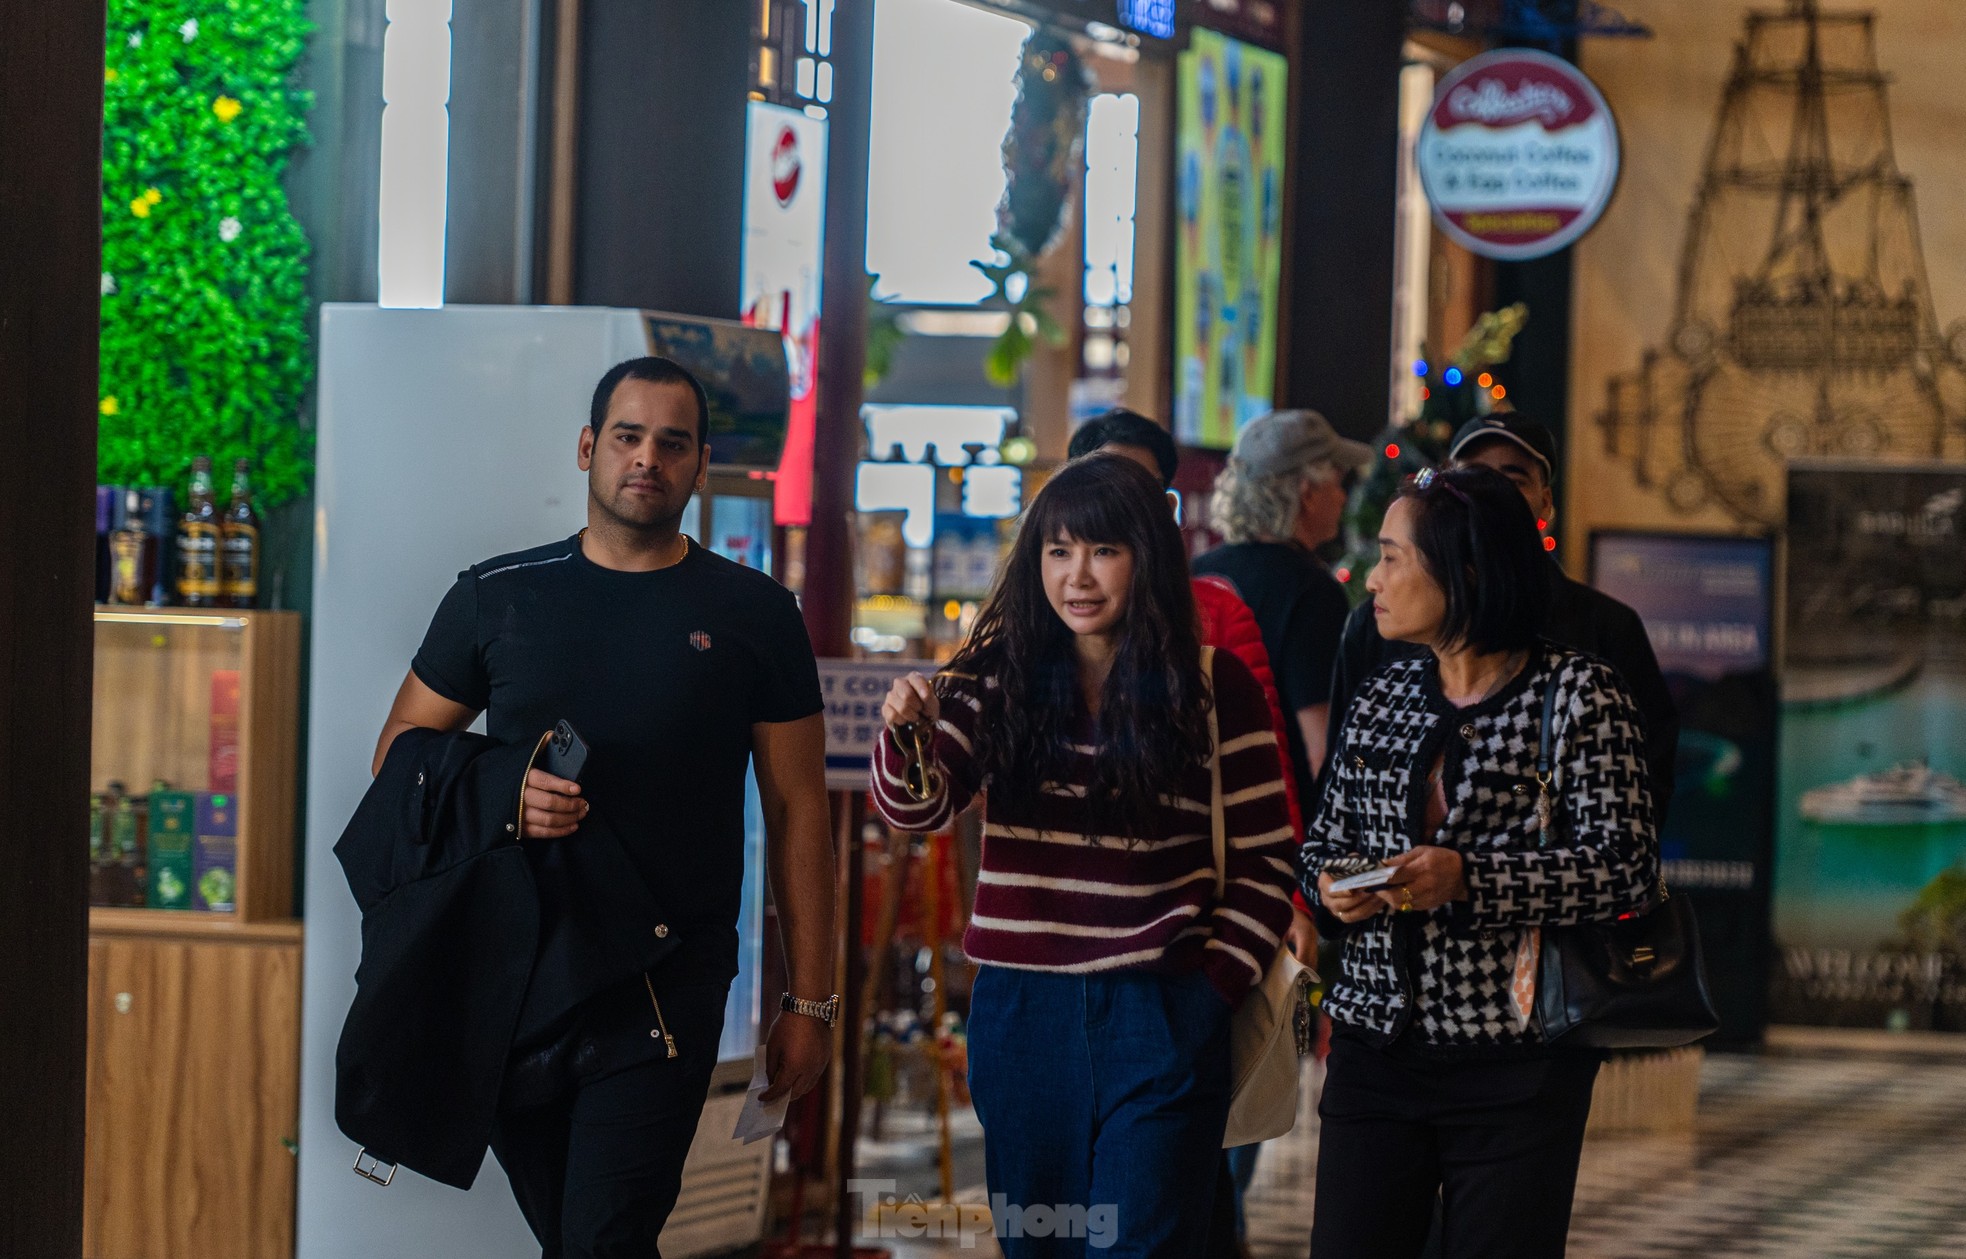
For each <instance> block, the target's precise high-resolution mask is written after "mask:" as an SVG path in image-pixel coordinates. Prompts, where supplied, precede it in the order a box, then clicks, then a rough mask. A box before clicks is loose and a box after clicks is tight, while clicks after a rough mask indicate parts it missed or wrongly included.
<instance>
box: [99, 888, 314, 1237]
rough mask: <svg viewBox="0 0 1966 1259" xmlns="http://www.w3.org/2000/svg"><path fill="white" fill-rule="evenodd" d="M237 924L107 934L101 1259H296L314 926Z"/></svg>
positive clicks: (102, 940) (103, 936)
mask: <svg viewBox="0 0 1966 1259" xmlns="http://www.w3.org/2000/svg"><path fill="white" fill-rule="evenodd" d="M216 925H217V924H215V926H216ZM224 925H226V926H230V927H231V928H232V929H231V930H229V931H218V930H209V931H206V932H204V933H202V934H195V935H194V934H185V935H174V934H157V933H154V932H152V931H149V930H147V929H142V927H141V926H140V927H139V929H138V930H135V931H132V932H129V933H127V934H126V933H124V932H121V931H117V930H114V929H109V930H105V929H104V928H103V927H102V926H101V925H100V924H99V925H98V926H97V928H96V930H95V931H94V932H93V934H92V938H91V940H90V942H89V1075H88V1138H87V1140H88V1174H87V1184H86V1193H85V1214H84V1219H83V1254H84V1255H85V1256H87V1259H278V1257H280V1256H288V1255H291V1254H293V1248H294V1186H295V1158H294V1150H293V1146H292V1144H291V1143H292V1142H294V1141H296V1140H297V1139H298V1136H299V1133H298V1131H297V1126H298V1117H299V1109H300V967H301V934H300V927H299V925H298V924H297V923H286V924H273V925H267V926H262V927H253V926H250V925H247V924H224Z"/></svg>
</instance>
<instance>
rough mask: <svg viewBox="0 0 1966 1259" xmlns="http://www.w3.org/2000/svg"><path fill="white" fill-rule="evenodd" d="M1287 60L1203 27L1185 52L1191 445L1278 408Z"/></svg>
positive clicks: (1178, 291) (1221, 437) (1181, 250)
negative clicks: (1275, 400) (1273, 405)
mask: <svg viewBox="0 0 1966 1259" xmlns="http://www.w3.org/2000/svg"><path fill="white" fill-rule="evenodd" d="M1288 64H1289V63H1288V62H1287V61H1286V59H1285V58H1284V57H1283V56H1282V55H1281V54H1279V53H1273V52H1266V51H1264V50H1263V49H1260V48H1256V47H1253V46H1251V45H1249V44H1244V43H1241V42H1239V41H1237V40H1233V39H1230V38H1228V37H1227V36H1226V35H1222V34H1219V33H1218V32H1215V31H1211V30H1206V29H1204V28H1200V27H1197V28H1196V29H1195V31H1194V35H1193V38H1192V40H1191V41H1190V43H1189V45H1188V51H1186V52H1184V53H1182V54H1181V57H1180V68H1179V75H1180V89H1179V102H1178V103H1179V111H1180V118H1179V129H1178V133H1177V139H1176V146H1175V162H1176V172H1175V178H1176V180H1177V185H1176V191H1177V207H1178V210H1179V215H1180V220H1181V222H1180V229H1179V232H1180V234H1179V236H1177V238H1176V240H1175V255H1174V259H1175V262H1174V266H1175V322H1174V341H1175V346H1174V370H1175V382H1174V386H1175V394H1174V435H1175V436H1176V437H1177V438H1179V439H1180V440H1181V441H1183V442H1185V443H1187V444H1188V445H1191V446H1207V447H1211V448H1215V449H1221V448H1224V447H1227V446H1229V445H1230V444H1231V443H1233V442H1234V441H1235V436H1236V433H1237V432H1238V431H1239V430H1240V429H1241V428H1242V426H1243V425H1244V424H1247V423H1248V422H1249V421H1250V420H1253V419H1255V418H1256V417H1257V416H1259V415H1261V414H1263V413H1264V412H1265V411H1267V410H1269V409H1270V405H1271V402H1270V399H1271V392H1272V385H1273V382H1274V381H1275V379H1276V342H1277V283H1278V279H1279V276H1280V274H1281V270H1280V269H1281V253H1280V247H1281V235H1280V229H1281V225H1282V216H1283V180H1284V145H1283V141H1284V130H1285V124H1286V122H1287V120H1288V118H1287V114H1286V112H1285V103H1286V101H1287V100H1288V97H1287V95H1286V93H1285V90H1284V88H1285V83H1284V75H1285V72H1286V69H1287V67H1288Z"/></svg>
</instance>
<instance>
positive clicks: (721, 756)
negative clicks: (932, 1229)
mask: <svg viewBox="0 0 1966 1259" xmlns="http://www.w3.org/2000/svg"><path fill="white" fill-rule="evenodd" d="M708 422H709V406H708V401H707V399H706V398H705V396H704V393H703V388H702V386H701V385H700V384H699V383H698V382H697V381H696V379H695V378H694V377H693V376H691V375H690V374H689V373H688V372H687V371H686V370H684V369H683V368H682V367H680V366H678V365H677V364H675V363H673V362H670V361H669V360H667V359H660V358H641V359H632V360H630V361H628V362H626V363H622V364H619V365H618V366H616V367H615V368H613V369H611V370H610V371H609V372H608V373H607V375H606V376H604V377H603V378H602V379H601V382H600V385H599V387H598V388H597V389H596V390H595V393H594V399H593V405H592V409H591V413H590V416H589V423H588V425H586V426H585V427H583V428H582V429H581V431H580V441H579V450H578V461H579V466H580V468H581V469H582V470H583V471H585V472H586V473H587V474H588V500H587V527H586V528H584V529H582V530H581V531H580V532H579V533H578V534H576V535H574V536H573V537H571V538H568V539H565V540H563V541H560V542H554V543H550V544H548V545H546V546H541V547H536V548H534V549H532V550H529V551H521V552H518V553H516V554H512V555H504V556H500V557H498V558H496V559H491V560H487V561H485V562H483V563H481V564H476V565H473V566H472V567H471V568H469V569H467V570H465V571H464V572H463V573H461V574H459V576H458V580H457V583H456V584H455V585H454V586H452V587H451V589H450V592H449V593H448V594H446V595H445V596H444V599H443V602H442V603H441V605H439V607H438V609H437V614H436V616H435V617H434V618H433V619H432V621H431V624H430V629H429V632H428V633H427V634H426V636H425V638H424V640H423V644H422V646H421V647H420V648H419V649H418V651H417V653H416V656H415V658H414V660H413V661H412V662H411V666H410V671H409V674H408V676H406V677H405V678H404V679H403V685H402V689H401V690H400V691H399V692H398V693H397V696H396V701H395V705H394V707H393V708H392V709H391V711H390V714H389V720H388V723H387V724H386V725H385V727H384V729H383V732H382V738H381V741H380V743H379V744H378V746H377V749H376V757H375V763H376V766H377V767H378V768H379V767H380V765H381V763H382V760H383V757H384V755H385V753H386V752H387V751H388V748H389V745H390V743H391V742H392V741H393V740H394V739H395V738H396V736H397V735H398V734H400V733H402V732H403V731H404V730H406V729H409V728H412V727H419V726H420V727H427V728H430V729H435V730H443V731H451V730H462V729H464V728H465V727H466V726H468V725H470V724H471V722H472V721H473V720H475V719H476V717H477V716H478V714H479V713H481V712H482V713H484V714H485V718H486V725H487V730H488V733H489V734H490V735H491V737H492V738H494V739H496V740H498V741H500V742H504V743H527V744H533V743H536V742H537V741H538V740H539V739H540V738H541V736H542V734H543V733H544V732H547V731H550V730H552V729H553V727H554V725H555V723H556V722H558V721H560V720H563V719H564V720H566V721H567V722H569V723H570V724H571V725H572V726H573V728H574V729H575V730H576V731H577V732H578V733H579V735H580V736H581V738H582V739H583V741H584V742H585V743H586V744H587V746H588V749H589V752H588V757H587V761H586V764H585V766H584V767H583V769H582V771H581V773H580V775H579V781H578V782H577V783H576V782H572V781H568V780H564V779H561V778H557V777H555V776H553V775H550V774H547V773H545V772H544V771H542V770H540V769H538V768H534V769H531V770H530V771H529V772H528V774H527V777H526V786H525V791H524V806H523V809H522V811H521V829H522V834H521V835H520V836H519V839H518V842H520V843H522V844H523V845H524V846H525V850H526V854H527V857H528V858H529V864H530V866H531V868H532V870H533V874H534V881H535V883H536V885H537V888H538V893H539V900H540V920H541V943H540V948H539V953H538V957H537V960H536V961H535V964H534V969H533V974H532V979H531V982H530V984H529V986H528V988H527V991H526V995H525V1000H524V1003H523V1008H522V1010H521V1013H520V1018H519V1027H518V1029H517V1032H516V1034H515V1040H514V1047H513V1053H512V1059H511V1061H510V1063H509V1064H508V1067H507V1071H506V1076H505V1088H504V1094H503V1096H502V1098H501V1102H500V1109H499V1115H498V1119H497V1122H496V1125H495V1127H494V1130H493V1133H492V1150H493V1153H494V1154H496V1155H497V1157H498V1160H499V1162H500V1164H501V1165H502V1166H503V1167H504V1168H505V1171H506V1174H507V1175H508V1176H509V1177H510V1179H511V1181H512V1189H513V1192H514V1195H515V1196H516V1197H517V1198H518V1201H519V1206H520V1208H521V1209H522V1210H523V1211H524V1213H525V1216H526V1220H527V1222H528V1223H529V1224H530V1225H531V1226H532V1230H533V1232H534V1234H535V1235H536V1236H537V1237H538V1238H539V1241H540V1245H541V1247H542V1249H543V1254H544V1256H545V1257H546V1259H559V1257H560V1256H562V1255H564V1256H568V1259H572V1257H573V1256H582V1257H586V1256H597V1257H598V1256H629V1255H633V1256H636V1257H637V1259H643V1257H645V1256H652V1255H656V1254H657V1253H658V1252H657V1250H656V1238H657V1236H658V1235H659V1234H660V1232H661V1230H662V1226H663V1223H664V1221H665V1220H666V1219H667V1217H668V1214H669V1211H670V1209H671V1208H672V1207H673V1206H674V1205H675V1201H676V1197H677V1194H678V1192H679V1189H680V1185H681V1178H682V1166H683V1160H684V1158H685V1156H686V1155H687V1153H688V1151H689V1145H690V1141H691V1139H692V1138H693V1136H694V1134H695V1131H696V1125H697V1119H698V1117H699V1115H700V1114H701V1111H702V1108H703V1103H704V1100H705V1097H706V1095H707V1092H708V1089H709V1084H710V1076H711V1073H712V1071H713V1070H714V1068H715V1066H716V1063H717V1047H718V1042H719V1040H720V1038H721V1034H722V1028H723V1015H724V1005H725V1000H726V996H727V993H728V989H729V986H730V982H731V980H732V978H733V977H734V976H735V975H736V972H737V949H738V937H737V922H738V914H739V909H740V902H741V899H742V897H741V889H742V885H743V878H744V834H745V821H744V801H745V771H746V768H747V767H751V768H754V769H755V771H756V775H757V782H758V790H759V795H760V797H761V799H762V802H763V806H764V809H763V812H764V821H765V828H766V835H767V839H768V842H769V849H770V852H769V862H768V864H769V871H770V875H771V883H772V887H773V890H774V892H775V893H776V898H775V899H776V904H777V907H778V912H779V918H780V921H781V922H782V924H783V932H784V944H785V953H786V963H787V971H788V974H789V978H790V983H791V991H790V992H789V993H787V994H786V998H785V1002H784V1005H783V1008H784V1009H785V1011H786V1013H784V1014H782V1015H780V1016H779V1017H778V1018H777V1019H775V1020H774V1022H773V1023H772V1027H771V1030H770V1033H769V1036H768V1039H767V1051H766V1062H767V1070H768V1072H769V1075H770V1079H771V1088H770V1090H769V1091H768V1092H767V1094H766V1097H767V1099H768V1100H772V1099H775V1098H777V1097H779V1096H791V1097H797V1096H799V1095H800V1094H803V1093H804V1092H806V1091H807V1090H808V1089H810V1088H811V1087H812V1086H813V1084H814V1083H816V1082H817V1081H818V1079H819V1077H820V1075H821V1073H822V1072H823V1071H824V1070H825V1067H826V1063H827V1060H828V1058H829V1057H830V1054H831V1043H832V1035H831V1032H830V1030H829V1028H828V1024H829V1023H830V1022H831V1021H832V1018H833V1016H834V1013H835V1012H836V1011H837V1000H838V999H837V998H836V997H829V996H828V990H829V989H830V987H831V979H832V953H833V854H832V839H831V828H830V822H829V814H828V805H827V798H826V790H825V769H824V764H825V736H824V730H823V724H822V718H821V715H820V714H821V713H822V711H823V708H824V704H823V702H822V700H821V698H820V692H819V679H818V670H817V666H816V664H815V662H814V660H813V654H812V647H811V645H810V643H809V642H808V640H807V637H806V632H805V626H804V623H803V622H802V621H801V619H800V616H799V610H798V606H797V603H796V601H795V600H794V599H793V597H792V595H791V593H790V592H788V591H787V590H786V589H785V588H784V587H782V586H780V585H779V584H778V583H776V582H774V581H773V580H771V578H770V577H768V576H766V575H764V574H762V573H758V572H755V571H753V570H750V569H747V568H744V567H743V566H741V565H738V564H735V563H732V562H731V561H729V560H726V559H723V558H722V557H720V556H717V555H715V554H714V553H711V552H708V551H704V550H702V549H701V548H699V547H698V546H696V545H695V544H694V543H693V542H691V540H690V539H689V538H688V537H686V536H684V535H683V534H682V533H681V531H680V523H681V520H682V515H683V510H684V508H685V507H686V506H687V505H688V503H689V500H690V497H691V495H692V494H694V493H696V492H698V491H700V490H701V489H702V488H703V483H704V479H705V477H706V475H707V473H708V467H709V447H708V445H707V444H706V442H705V436H706V431H707V428H708ZM590 811H591V812H590ZM590 816H591V817H592V818H593V825H592V826H589V828H588V829H589V832H590V833H589V834H586V835H583V833H582V828H583V825H584V824H587V823H588V820H589V818H590ZM601 823H605V828H602V827H601V826H600V824H601ZM603 830H604V833H605V835H606V836H607V837H608V838H606V839H603V838H602V835H603ZM583 841H585V842H587V843H589V844H596V843H602V842H607V843H618V844H619V847H620V848H621V849H623V850H625V852H626V857H627V865H626V866H621V867H613V868H615V869H618V870H628V869H632V871H633V874H630V875H625V876H618V877H614V878H603V877H597V876H596V875H594V874H593V873H592V872H593V871H595V870H597V869H603V868H609V867H606V866H604V865H601V864H598V863H596V862H595V861H594V860H592V857H591V854H592V853H593V851H594V850H593V849H591V848H590V849H589V850H588V852H587V853H583V852H582V851H581V849H580V847H579V846H580V845H581V844H582V843H583ZM636 875H638V876H639V879H640V881H641V883H642V884H644V885H645V887H642V888H637V889H635V891H636V892H637V893H638V894H640V896H641V899H640V900H638V901H637V902H636V903H637V904H647V903H648V902H649V899H650V898H652V899H653V902H654V903H656V904H658V905H660V906H663V907H664V913H665V915H666V917H665V920H664V921H662V922H660V923H658V924H656V925H655V926H654V927H653V932H654V934H655V935H656V936H657V937H661V938H662V939H663V940H664V942H665V944H666V945H667V946H668V952H667V953H666V955H664V956H663V959H662V961H661V962H660V963H659V964H658V965H657V967H656V968H655V969H654V970H652V971H647V972H642V971H639V970H637V969H635V967H636V966H638V965H639V964H640V963H639V962H635V963H631V964H629V965H627V966H624V965H622V963H621V959H619V958H616V957H612V956H609V955H608V954H607V953H606V951H605V949H603V948H602V947H601V946H599V945H597V943H596V942H597V940H599V939H601V938H602V935H603V933H597V932H595V931H592V930H586V929H583V923H591V922H594V921H608V920H609V919H608V917H607V916H608V915H610V913H611V912H613V911H614V910H615V909H616V908H618V907H619V906H621V905H624V904H626V901H625V899H624V897H625V895H626V893H625V892H624V890H623V888H622V887H621V886H620V884H621V883H622V882H624V881H633V878H634V876H636ZM614 921H619V919H618V918H616V919H614Z"/></svg>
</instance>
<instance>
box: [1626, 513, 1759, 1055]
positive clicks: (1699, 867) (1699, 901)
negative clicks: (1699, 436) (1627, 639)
mask: <svg viewBox="0 0 1966 1259" xmlns="http://www.w3.org/2000/svg"><path fill="white" fill-rule="evenodd" d="M1591 584H1592V585H1594V586H1596V587H1597V588H1598V589H1599V590H1602V591H1604V592H1605V593H1606V594H1608V595H1610V596H1612V597H1613V598H1615V599H1618V600H1620V601H1621V602H1623V603H1625V604H1628V605H1629V606H1630V607H1631V608H1632V609H1633V610H1634V611H1636V612H1637V613H1638V615H1639V617H1640V619H1641V620H1643V621H1644V622H1645V629H1646V633H1647V634H1648V635H1649V636H1650V637H1651V640H1652V650H1653V651H1654V653H1656V654H1657V656H1658V658H1659V669H1660V671H1661V672H1662V673H1664V674H1665V678H1666V685H1667V686H1668V687H1669V688H1670V689H1671V691H1672V697H1673V704H1674V706H1675V707H1676V708H1677V709H1678V710H1679V721H1680V729H1679V756H1678V760H1677V763H1676V766H1675V769H1676V773H1675V774H1674V778H1675V780H1676V786H1675V788H1674V793H1673V800H1672V806H1671V808H1670V809H1669V810H1668V811H1667V813H1666V815H1665V817H1664V819H1663V820H1662V822H1661V824H1660V829H1659V847H1660V852H1661V854H1662V856H1663V857H1664V858H1665V876H1666V885H1667V887H1668V888H1670V889H1671V890H1673V891H1675V892H1683V893H1686V894H1688V896H1689V899H1690V900H1691V902H1692V904H1693V907H1694V909H1695V911H1696V912H1697V914H1698V916H1699V921H1700V936H1701V941H1702V943H1703V944H1704V946H1705V951H1706V961H1707V978H1708V982H1709V984H1710V985H1711V987H1712V991H1713V998H1714V1004H1715V1006H1716V1007H1717V1008H1718V1010H1719V1013H1720V1030H1719V1032H1718V1033H1716V1035H1715V1038H1714V1039H1715V1041H1716V1042H1718V1043H1722V1044H1748V1043H1753V1042H1755V1041H1758V1040H1760V1039H1761V1036H1762V1033H1763V1030H1764V1029H1765V1028H1766V1026H1767V1023H1768V976H1769V965H1770V958H1769V953H1770V941H1769V927H1768V904H1769V893H1770V887H1771V883H1772V879H1773V873H1774V872H1773V868H1772V867H1773V857H1774V850H1775V839H1774V794H1775V723H1776V702H1775V680H1774V668H1773V666H1774V658H1773V651H1772V648H1771V642H1770V629H1771V627H1772V621H1773V612H1774V555H1773V547H1772V546H1771V545H1770V544H1769V543H1768V542H1767V541H1765V540H1763V539H1760V538H1728V537H1702V536H1698V535H1693V534H1668V533H1622V532H1605V533H1597V534H1593V535H1592V537H1591Z"/></svg>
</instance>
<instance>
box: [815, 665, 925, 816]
mask: <svg viewBox="0 0 1966 1259" xmlns="http://www.w3.org/2000/svg"><path fill="white" fill-rule="evenodd" d="M935 669H936V665H935V662H934V661H933V660H837V659H822V660H820V662H819V694H820V696H821V698H823V699H824V700H825V701H826V786H827V787H828V788H829V789H831V790H833V791H865V790H866V789H867V775H868V774H869V773H870V772H871V769H872V763H873V756H874V741H875V740H876V739H878V738H880V737H881V730H882V723H881V701H882V700H884V699H886V698H887V692H888V688H889V687H891V686H893V685H894V680H895V679H896V678H899V677H902V676H904V675H906V674H909V673H920V674H924V675H933V674H934V673H935Z"/></svg>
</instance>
